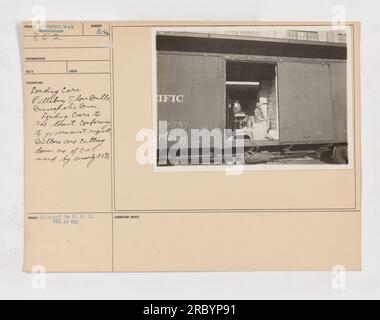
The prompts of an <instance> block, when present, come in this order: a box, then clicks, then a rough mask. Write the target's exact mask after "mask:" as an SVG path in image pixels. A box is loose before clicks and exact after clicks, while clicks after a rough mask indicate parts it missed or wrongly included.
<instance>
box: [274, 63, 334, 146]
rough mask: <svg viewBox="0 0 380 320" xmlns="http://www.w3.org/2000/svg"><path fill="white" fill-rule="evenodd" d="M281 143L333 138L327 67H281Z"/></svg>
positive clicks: (330, 139)
mask: <svg viewBox="0 0 380 320" xmlns="http://www.w3.org/2000/svg"><path fill="white" fill-rule="evenodd" d="M278 96H279V120H280V140H281V141H282V142H289V143H290V142H294V143H302V142H305V143H312V142H329V141H333V139H334V130H333V112H332V100H331V88H330V75H329V66H328V64H322V63H312V62H281V63H279V64H278Z"/></svg>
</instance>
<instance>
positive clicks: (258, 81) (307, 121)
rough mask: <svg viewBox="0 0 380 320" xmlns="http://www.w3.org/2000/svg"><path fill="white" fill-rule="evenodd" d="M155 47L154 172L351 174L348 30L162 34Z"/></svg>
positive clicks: (274, 29) (158, 33)
mask: <svg viewBox="0 0 380 320" xmlns="http://www.w3.org/2000/svg"><path fill="white" fill-rule="evenodd" d="M153 37H154V39H155V46H156V47H155V48H154V52H153V54H154V56H155V59H154V60H155V62H156V66H155V67H156V68H155V71H156V72H155V74H154V75H153V77H154V79H153V82H154V84H155V89H156V92H155V93H156V94H155V95H154V96H155V97H156V101H155V106H156V109H155V126H156V128H157V136H158V139H157V166H158V167H166V168H170V167H185V166H193V167H195V166H198V167H204V166H206V168H210V167H214V168H215V167H216V166H230V165H247V166H251V167H252V168H253V167H264V168H269V169H270V168H275V167H284V168H303V167H305V166H306V167H307V168H308V169H310V168H318V169H319V168H320V169H324V168H328V167H332V168H335V169H336V168H340V167H342V168H346V167H347V166H348V165H352V161H353V160H352V156H351V153H352V152H351V151H352V150H351V145H352V144H351V142H350V141H351V138H352V127H353V125H352V119H351V113H352V89H351V87H350V85H351V70H352V60H351V44H350V41H351V39H350V37H351V30H350V28H349V27H334V26H328V27H326V26H324V27H319V26H310V27H307V26H303V27H300V28H297V27H292V28H289V26H288V27H280V26H279V27H273V26H272V27H247V28H244V27H239V28H232V27H229V28H223V27H216V28H214V29H209V28H204V27H199V28H194V27H192V28H182V29H175V28H162V29H159V30H154V34H153ZM270 165H272V166H271V167H269V166H270Z"/></svg>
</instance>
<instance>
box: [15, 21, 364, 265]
mask: <svg viewBox="0 0 380 320" xmlns="http://www.w3.org/2000/svg"><path fill="white" fill-rule="evenodd" d="M21 27H22V40H23V42H22V43H23V52H22V53H23V77H24V78H23V79H24V80H23V85H24V110H25V111H24V118H25V152H24V154H25V255H24V270H25V271H27V272H33V270H36V269H35V268H36V267H37V269H38V268H39V266H42V267H43V269H42V270H44V271H46V272H89V271H90V272H145V271H157V272H169V271H176V272H178V271H275V270H276V271H278V270H286V271H299V270H302V271H315V270H319V271H320V270H331V268H332V267H334V266H336V265H343V266H345V267H346V269H347V270H360V268H361V250H360V244H361V241H360V236H361V232H360V218H361V215H360V210H361V192H360V94H359V77H358V75H359V70H360V69H359V64H358V62H359V59H360V56H359V43H360V38H359V24H358V23H350V24H348V25H345V26H340V27H339V28H335V27H333V26H331V25H330V24H329V23H311V22H306V23H296V22H293V23H290V22H289V23H279V22H267V23H264V22H235V23H234V22H218V23H216V22H154V21H153V22H128V21H126V22H107V21H105V22H102V21H51V22H47V23H46V24H45V25H43V26H35V25H34V24H33V23H32V22H24V23H23V24H22V26H21ZM326 248H328V250H326ZM38 270H40V269H38Z"/></svg>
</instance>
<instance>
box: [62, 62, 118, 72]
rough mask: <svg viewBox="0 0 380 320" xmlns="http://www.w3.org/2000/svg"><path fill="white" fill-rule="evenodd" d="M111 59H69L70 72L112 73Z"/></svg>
mask: <svg viewBox="0 0 380 320" xmlns="http://www.w3.org/2000/svg"><path fill="white" fill-rule="evenodd" d="M110 69H111V67H110V62H109V61H69V62H68V63H67V72H68V73H110V71H111V70H110Z"/></svg>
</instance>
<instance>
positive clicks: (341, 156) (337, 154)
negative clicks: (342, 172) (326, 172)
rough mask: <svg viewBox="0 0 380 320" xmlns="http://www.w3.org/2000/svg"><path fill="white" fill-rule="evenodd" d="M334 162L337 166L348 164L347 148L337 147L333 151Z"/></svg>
mask: <svg viewBox="0 0 380 320" xmlns="http://www.w3.org/2000/svg"><path fill="white" fill-rule="evenodd" d="M334 161H335V163H337V164H347V163H348V151H347V146H337V147H336V148H335V150H334Z"/></svg>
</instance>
